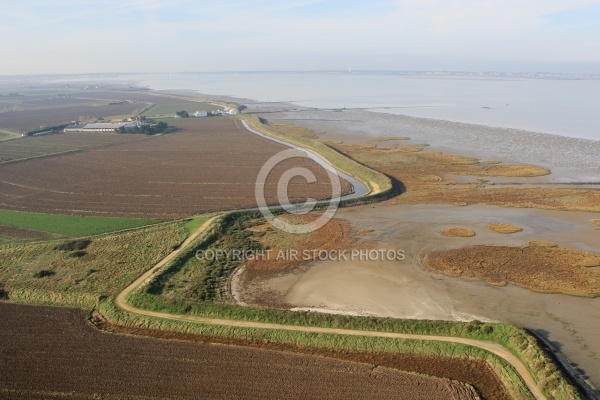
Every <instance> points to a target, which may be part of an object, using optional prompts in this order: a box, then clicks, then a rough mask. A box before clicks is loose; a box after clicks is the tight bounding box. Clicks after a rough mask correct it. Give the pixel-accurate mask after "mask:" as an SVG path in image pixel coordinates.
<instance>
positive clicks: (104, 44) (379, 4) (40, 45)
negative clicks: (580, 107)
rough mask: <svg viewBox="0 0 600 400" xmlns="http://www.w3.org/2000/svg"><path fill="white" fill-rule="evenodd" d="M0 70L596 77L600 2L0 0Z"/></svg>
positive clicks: (599, 62) (598, 70)
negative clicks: (533, 73)
mask: <svg viewBox="0 0 600 400" xmlns="http://www.w3.org/2000/svg"><path fill="white" fill-rule="evenodd" d="M0 34H1V37H2V40H1V43H2V44H1V47H0V49H1V55H0V74H32V73H92V72H180V71H242V70H320V69H327V70H340V69H347V68H348V67H349V66H352V68H353V69H354V70H359V69H376V70H468V71H524V72H527V71H549V72H574V73H600V1H588V0H419V1H417V0H414V1H412V0H410V1H409V0H369V1H355V0H343V1H342V0H325V1H319V0H278V1H275V0H239V1H234V0H213V1H198V0H169V1H167V0H143V1H142V0H103V1H100V0H96V1H88V0H43V1H42V0H19V1H15V0H0Z"/></svg>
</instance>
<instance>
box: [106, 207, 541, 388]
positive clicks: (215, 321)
mask: <svg viewBox="0 0 600 400" xmlns="http://www.w3.org/2000/svg"><path fill="white" fill-rule="evenodd" d="M217 217H218V215H217V216H214V217H212V218H210V219H209V220H208V221H206V222H205V223H204V224H202V226H200V228H198V230H197V231H196V232H194V233H193V234H192V235H190V236H189V237H188V238H187V239H186V240H185V241H184V242H183V243H182V244H181V246H179V247H178V248H177V249H175V250H174V251H173V252H171V253H170V254H169V255H168V256H166V257H165V258H163V259H162V260H161V261H159V262H158V263H157V264H156V265H155V266H154V267H152V268H151V269H149V270H148V271H146V272H145V273H144V274H143V275H142V276H140V277H139V278H138V279H136V280H135V281H134V282H133V283H132V284H131V285H129V286H128V287H127V288H125V290H123V291H122V292H121V293H119V295H118V296H117V298H116V304H117V306H118V307H119V308H121V309H123V310H125V311H127V312H130V313H133V314H138V315H144V316H148V317H155V318H163V319H169V320H175V321H185V322H194V323H200V324H205V325H221V326H232V327H239V328H253V329H269V330H284V331H296V332H309V333H324V334H336V335H348V336H367V337H381V338H390V339H401V340H431V341H438V342H449V343H460V344H465V345H468V346H474V347H478V348H480V349H484V350H487V351H489V352H491V353H493V354H495V355H497V356H498V357H501V358H503V359H504V360H506V361H507V362H508V363H510V364H511V365H512V366H513V368H515V370H516V371H517V372H518V373H519V374H520V375H521V377H522V379H523V381H524V382H525V383H526V384H527V387H528V388H529V390H530V391H531V393H532V394H533V396H534V397H535V398H536V399H537V400H544V399H546V397H545V396H544V394H543V393H542V392H541V390H540V389H539V388H538V386H537V385H536V383H535V381H534V379H533V377H532V376H531V374H530V373H529V370H528V369H527V367H526V366H525V365H524V364H523V363H522V362H521V360H519V359H518V358H517V357H515V356H514V355H513V354H512V353H511V352H510V351H509V350H508V349H506V348H505V347H503V346H502V345H500V344H498V343H494V342H488V341H485V340H475V339H466V338H458V337H450V336H429V335H411V334H403V333H394V332H377V331H362V330H354V329H336V328H322V327H316V326H299V325H280V324H273V323H266V322H255V321H241V320H231V319H220V318H204V317H198V316H191V315H177V314H169V313H164V312H156V311H149V310H142V309H139V308H135V307H133V306H131V305H130V304H128V303H127V301H126V299H127V297H128V295H129V294H130V293H131V292H132V291H134V290H135V289H137V288H139V287H141V286H143V285H144V284H146V283H147V282H148V281H149V280H150V279H151V278H152V277H153V276H154V275H155V274H157V273H158V272H159V271H160V270H161V269H162V268H163V267H165V266H166V265H167V264H168V263H169V262H170V261H171V260H173V259H174V258H175V257H177V255H178V254H179V253H180V252H181V251H182V250H184V249H185V248H186V247H188V246H189V245H190V244H191V243H192V242H193V241H194V240H195V239H196V238H197V237H198V236H200V235H201V234H202V233H203V232H204V231H206V230H207V229H208V228H209V227H210V225H211V224H212V223H213V221H214V220H215V219H216V218H217Z"/></svg>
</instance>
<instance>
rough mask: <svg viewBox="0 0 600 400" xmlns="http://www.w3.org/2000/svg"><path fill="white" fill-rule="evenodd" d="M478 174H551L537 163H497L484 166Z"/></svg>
mask: <svg viewBox="0 0 600 400" xmlns="http://www.w3.org/2000/svg"><path fill="white" fill-rule="evenodd" d="M477 175H483V176H514V177H531V176H544V175H550V170H549V169H546V168H542V167H538V166H535V165H522V164H515V165H504V164H495V165H491V166H484V167H483V170H482V171H481V172H479V173H477Z"/></svg>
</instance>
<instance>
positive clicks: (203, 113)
mask: <svg viewBox="0 0 600 400" xmlns="http://www.w3.org/2000/svg"><path fill="white" fill-rule="evenodd" d="M207 116H208V111H205V110H198V111H196V112H195V113H194V117H207Z"/></svg>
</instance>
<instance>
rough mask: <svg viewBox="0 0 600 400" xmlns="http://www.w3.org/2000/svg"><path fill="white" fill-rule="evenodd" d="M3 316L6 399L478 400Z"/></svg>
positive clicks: (395, 377)
mask: <svg viewBox="0 0 600 400" xmlns="http://www.w3.org/2000/svg"><path fill="white" fill-rule="evenodd" d="M0 311H1V313H2V316H3V320H4V322H5V323H4V324H2V328H0V352H1V353H2V354H3V356H2V363H0V396H1V397H2V398H3V399H58V398H65V397H69V398H98V397H101V398H106V399H124V398H136V399H157V398H169V399H196V398H202V397H205V398H206V397H208V398H215V399H218V398H222V399H232V398H265V399H270V398H304V399H323V398H326V399H337V398H340V399H341V398H355V399H361V398H373V399H377V398H382V399H392V398H399V399H400V398H401V399H431V398H449V399H474V398H476V397H475V396H474V395H473V393H472V392H471V390H470V388H469V387H468V386H466V385H465V384H462V383H459V382H451V381H448V380H445V379H439V378H433V377H427V376H423V375H415V374H410V373H407V372H403V371H398V370H394V369H391V368H386V367H382V366H376V365H373V364H372V363H371V364H365V363H356V362H349V361H341V360H333V359H328V358H323V357H315V356H310V355H305V354H294V353H290V352H282V351H272V350H265V349H258V348H247V347H239V346H227V345H214V344H207V343H190V342H183V341H174V340H169V341H165V340H159V339H155V338H140V337H132V336H125V335H112V334H107V333H102V332H101V331H98V330H95V329H93V328H92V327H91V325H89V324H88V323H86V322H85V318H86V314H85V312H84V311H81V310H76V309H65V308H48V307H32V306H21V305H14V304H8V303H0ZM132 333H137V332H132ZM163 337H168V336H163ZM178 338H184V339H185V338H186V337H185V335H184V336H182V337H178Z"/></svg>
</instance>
